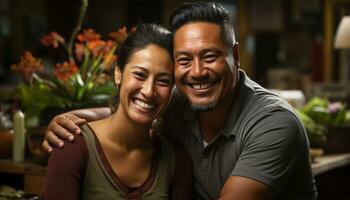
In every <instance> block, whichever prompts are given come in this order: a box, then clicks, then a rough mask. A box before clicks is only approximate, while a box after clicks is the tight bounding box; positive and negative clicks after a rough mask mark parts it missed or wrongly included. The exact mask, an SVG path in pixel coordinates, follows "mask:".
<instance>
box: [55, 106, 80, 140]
mask: <svg viewBox="0 0 350 200" xmlns="http://www.w3.org/2000/svg"><path fill="white" fill-rule="evenodd" d="M53 121H56V123H57V124H58V126H53V128H54V130H53V131H54V132H55V133H56V131H58V132H57V133H61V132H60V131H63V132H62V134H65V135H63V137H71V139H73V138H74V137H73V135H72V133H77V134H79V133H80V128H79V126H80V125H82V124H84V123H86V120H85V119H81V118H79V117H76V116H74V115H72V114H69V113H67V114H64V115H59V116H57V117H55V118H54V120H53ZM59 126H60V127H62V128H64V129H66V130H67V131H65V130H62V129H61V128H60V127H59ZM55 129H56V130H55ZM70 141H71V140H70Z"/></svg>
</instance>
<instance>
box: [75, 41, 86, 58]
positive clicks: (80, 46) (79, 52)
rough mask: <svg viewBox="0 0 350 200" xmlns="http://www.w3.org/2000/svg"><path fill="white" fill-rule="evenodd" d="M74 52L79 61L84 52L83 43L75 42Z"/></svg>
mask: <svg viewBox="0 0 350 200" xmlns="http://www.w3.org/2000/svg"><path fill="white" fill-rule="evenodd" d="M74 52H75V56H76V57H77V60H78V61H81V59H82V57H83V54H84V45H83V44H82V43H76V44H75V49H74Z"/></svg>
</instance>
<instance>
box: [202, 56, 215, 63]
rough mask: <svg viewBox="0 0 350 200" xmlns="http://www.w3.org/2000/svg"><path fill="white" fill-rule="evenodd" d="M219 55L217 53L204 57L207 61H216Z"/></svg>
mask: <svg viewBox="0 0 350 200" xmlns="http://www.w3.org/2000/svg"><path fill="white" fill-rule="evenodd" d="M217 57H218V56H217V55H216V54H209V55H205V56H204V57H203V60H204V61H205V62H214V61H215V60H216V58H217Z"/></svg>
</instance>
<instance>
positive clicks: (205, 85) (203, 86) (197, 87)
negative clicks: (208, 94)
mask: <svg viewBox="0 0 350 200" xmlns="http://www.w3.org/2000/svg"><path fill="white" fill-rule="evenodd" d="M211 85H212V84H210V83H202V84H192V88H193V89H195V90H203V89H207V88H209V87H210V86H211Z"/></svg>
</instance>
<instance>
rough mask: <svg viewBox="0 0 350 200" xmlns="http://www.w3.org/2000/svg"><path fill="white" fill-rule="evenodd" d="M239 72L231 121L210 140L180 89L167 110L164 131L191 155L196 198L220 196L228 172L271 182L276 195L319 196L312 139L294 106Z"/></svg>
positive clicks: (293, 196)
mask: <svg viewBox="0 0 350 200" xmlns="http://www.w3.org/2000/svg"><path fill="white" fill-rule="evenodd" d="M240 75H241V76H240V81H239V84H238V88H237V94H236V98H235V99H234V102H233V103H232V106H231V109H230V112H229V116H228V118H227V122H226V123H225V125H224V126H223V127H222V130H221V131H220V133H219V134H218V135H217V137H215V138H214V139H213V140H212V141H211V142H210V143H209V144H205V143H203V140H202V136H201V133H200V128H199V124H198V121H197V114H196V112H195V111H193V110H191V108H190V107H189V105H188V103H187V100H186V99H185V98H184V97H183V96H182V95H181V94H180V93H179V92H178V91H176V90H175V92H174V94H173V98H172V101H171V103H170V106H169V108H168V109H167V111H166V112H165V113H164V128H165V129H164V133H165V134H167V135H168V136H169V137H170V138H172V139H173V140H175V141H177V142H178V143H180V144H182V145H183V146H184V147H185V148H186V149H187V151H188V152H189V154H190V156H191V157H192V160H193V167H194V176H195V189H196V193H197V196H196V199H217V198H218V197H219V195H220V192H221V188H222V187H223V185H224V183H225V181H226V180H227V178H228V177H230V176H242V177H248V178H251V179H255V180H257V181H260V182H263V183H265V184H267V185H268V186H270V187H271V188H272V189H273V192H274V197H275V199H293V200H296V199H316V196H317V192H316V187H315V182H314V179H313V176H312V171H311V164H310V161H309V142H308V139H307V136H306V134H305V130H304V128H303V126H302V125H301V123H300V121H299V119H298V118H297V117H296V115H295V114H294V113H293V109H292V108H291V107H290V105H289V104H288V103H286V102H285V101H284V100H283V99H281V98H280V97H278V96H276V95H274V94H272V93H270V92H269V91H267V90H266V89H264V88H262V87H261V86H260V85H258V84H257V83H255V82H253V81H252V80H250V79H249V78H248V77H247V76H246V74H245V73H244V72H243V71H242V70H240ZM213 120H215V119H213Z"/></svg>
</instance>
